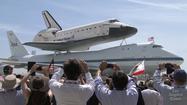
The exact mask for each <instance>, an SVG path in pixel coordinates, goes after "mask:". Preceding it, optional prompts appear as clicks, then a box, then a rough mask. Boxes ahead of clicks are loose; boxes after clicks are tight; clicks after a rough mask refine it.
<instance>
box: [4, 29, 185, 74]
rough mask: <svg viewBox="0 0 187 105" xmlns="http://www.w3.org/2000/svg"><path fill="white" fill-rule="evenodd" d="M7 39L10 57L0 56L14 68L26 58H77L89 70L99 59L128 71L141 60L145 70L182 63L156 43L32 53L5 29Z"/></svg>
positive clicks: (60, 61) (58, 60)
mask: <svg viewBox="0 0 187 105" xmlns="http://www.w3.org/2000/svg"><path fill="white" fill-rule="evenodd" d="M8 39H9V43H10V50H11V54H12V56H11V57H9V58H8V59H3V58H1V60H2V62H3V63H8V64H13V65H16V66H17V67H21V66H23V65H24V64H27V62H28V61H35V62H37V63H47V64H49V63H50V62H51V59H52V58H54V63H55V64H63V62H64V61H65V60H67V59H70V58H78V59H83V60H85V61H86V62H87V63H88V66H89V67H90V69H92V68H93V69H94V68H95V69H96V68H97V67H98V65H99V64H100V62H101V61H103V60H105V61H107V62H110V63H116V64H118V65H119V66H120V67H121V69H122V70H124V71H125V72H127V73H128V72H129V71H130V70H131V69H132V67H133V66H134V65H136V64H137V63H139V62H141V61H143V60H144V61H145V72H147V73H152V72H153V71H154V70H155V69H156V67H157V66H158V64H160V63H168V62H169V63H176V64H179V65H180V64H182V62H183V58H182V57H179V56H177V55H175V54H173V53H171V52H169V51H166V50H164V49H163V47H162V46H161V45H158V44H129V45H121V46H117V47H112V48H107V49H102V50H98V51H82V52H68V53H59V54H43V55H31V54H29V53H28V52H27V50H26V49H25V48H24V46H23V45H22V44H21V42H20V41H19V40H18V38H17V37H16V36H15V34H14V33H13V32H12V31H9V32H8ZM16 66H15V67H16Z"/></svg>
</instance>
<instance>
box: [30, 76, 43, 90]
mask: <svg viewBox="0 0 187 105" xmlns="http://www.w3.org/2000/svg"><path fill="white" fill-rule="evenodd" d="M31 85H32V88H33V89H36V90H38V89H41V88H43V87H44V80H43V79H41V78H39V77H34V79H33V80H32V84H31Z"/></svg>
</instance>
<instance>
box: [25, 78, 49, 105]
mask: <svg viewBox="0 0 187 105" xmlns="http://www.w3.org/2000/svg"><path fill="white" fill-rule="evenodd" d="M31 81H32V82H31V84H30V85H31V87H30V88H31V94H30V96H29V100H28V103H27V105H51V102H50V97H49V95H48V91H41V89H42V88H43V87H44V86H45V85H44V84H45V83H44V80H43V79H42V77H39V76H35V77H33V80H31Z"/></svg>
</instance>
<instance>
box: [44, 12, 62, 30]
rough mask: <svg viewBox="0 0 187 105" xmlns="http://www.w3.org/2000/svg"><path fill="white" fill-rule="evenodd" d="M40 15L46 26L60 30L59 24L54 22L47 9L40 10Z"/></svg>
mask: <svg viewBox="0 0 187 105" xmlns="http://www.w3.org/2000/svg"><path fill="white" fill-rule="evenodd" d="M42 16H43V18H44V21H45V24H46V26H47V28H56V29H58V30H62V28H61V27H60V25H59V24H58V23H57V22H56V20H55V19H54V18H53V17H52V16H51V14H50V13H49V12H48V11H47V10H45V11H42Z"/></svg>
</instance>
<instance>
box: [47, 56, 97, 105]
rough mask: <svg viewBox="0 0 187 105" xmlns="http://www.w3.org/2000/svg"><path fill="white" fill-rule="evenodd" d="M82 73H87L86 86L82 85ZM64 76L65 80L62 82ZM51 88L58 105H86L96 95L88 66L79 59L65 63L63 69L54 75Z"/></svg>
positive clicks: (50, 82)
mask: <svg viewBox="0 0 187 105" xmlns="http://www.w3.org/2000/svg"><path fill="white" fill-rule="evenodd" d="M82 73H85V82H86V83H85V84H83V83H81V81H82V79H80V76H81V74H82ZM63 74H64V75H65V78H64V80H63V81H62V80H61V77H62V75H63ZM60 80H61V81H60ZM49 86H50V89H51V91H52V93H53V94H54V96H55V98H56V102H57V105H86V103H87V101H88V100H89V98H90V97H91V96H92V95H93V93H94V81H93V78H92V76H91V73H90V72H89V69H88V66H87V64H86V63H85V62H84V61H81V60H77V59H69V60H67V61H65V62H64V67H63V69H60V70H58V71H57V72H56V73H54V74H53V76H52V78H51V80H50V81H49Z"/></svg>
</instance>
